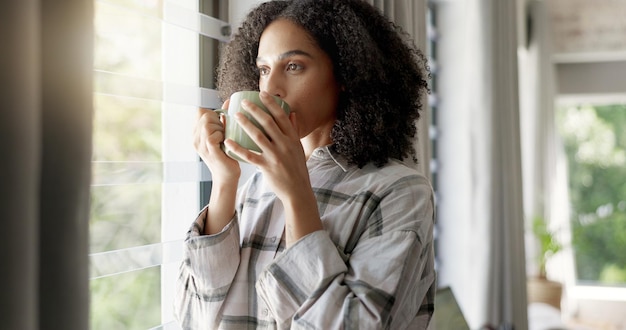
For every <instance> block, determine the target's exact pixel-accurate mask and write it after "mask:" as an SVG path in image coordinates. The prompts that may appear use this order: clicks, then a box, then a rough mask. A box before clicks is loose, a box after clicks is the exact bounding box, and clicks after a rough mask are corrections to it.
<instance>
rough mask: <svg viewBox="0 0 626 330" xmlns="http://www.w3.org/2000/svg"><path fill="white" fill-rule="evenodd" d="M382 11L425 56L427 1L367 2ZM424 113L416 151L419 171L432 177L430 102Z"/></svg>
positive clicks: (375, 0) (425, 102)
mask: <svg viewBox="0 0 626 330" xmlns="http://www.w3.org/2000/svg"><path fill="white" fill-rule="evenodd" d="M367 2H369V3H370V4H371V5H374V6H375V7H377V8H378V9H380V10H381V12H383V13H384V14H385V16H387V18H389V19H390V20H391V21H393V22H395V23H396V24H397V25H398V26H400V27H402V29H404V30H405V31H406V32H407V33H408V34H409V36H410V37H411V38H412V39H413V41H414V43H415V45H416V46H417V47H418V49H420V50H421V51H422V52H423V53H424V54H427V52H426V45H427V41H428V40H427V38H426V26H427V22H426V9H427V7H426V0H367ZM422 104H423V105H424V111H423V112H422V113H421V117H420V119H419V121H418V122H417V139H416V140H415V150H416V151H417V160H418V162H417V164H416V167H417V170H418V171H420V172H421V173H423V174H424V175H425V176H426V177H430V167H429V165H430V162H429V161H430V155H431V150H430V138H429V135H428V129H429V125H430V109H429V108H428V101H427V100H426V99H425V100H423V101H422Z"/></svg>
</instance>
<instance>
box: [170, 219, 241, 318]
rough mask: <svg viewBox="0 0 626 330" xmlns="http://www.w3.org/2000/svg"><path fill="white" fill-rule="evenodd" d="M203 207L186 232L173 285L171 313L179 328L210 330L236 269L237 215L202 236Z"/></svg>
mask: <svg viewBox="0 0 626 330" xmlns="http://www.w3.org/2000/svg"><path fill="white" fill-rule="evenodd" d="M206 215H207V208H206V207H205V208H204V209H203V210H202V211H201V212H200V215H199V216H198V218H197V219H196V220H195V221H194V222H193V224H192V226H191V228H190V229H189V231H188V232H187V238H186V239H185V243H184V259H183V262H182V263H181V265H180V271H179V277H178V280H177V282H176V297H175V301H174V314H175V318H176V319H177V320H178V322H179V324H180V325H181V326H182V327H183V329H214V328H217V324H218V323H219V311H220V310H221V307H222V304H223V302H224V299H225V298H226V294H227V292H228V289H229V288H230V285H231V283H232V281H233V278H234V277H235V273H236V272H237V268H238V266H239V260H240V253H239V251H240V250H239V226H238V222H237V215H235V217H234V218H233V219H232V220H231V221H230V223H229V224H228V225H227V226H226V227H224V229H223V230H222V231H221V232H219V233H217V234H215V235H202V234H201V233H202V232H203V230H204V222H205V219H206Z"/></svg>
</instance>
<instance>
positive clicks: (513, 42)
mask: <svg viewBox="0 0 626 330" xmlns="http://www.w3.org/2000/svg"><path fill="white" fill-rule="evenodd" d="M434 9H435V17H436V22H437V24H436V28H437V61H438V63H439V65H438V85H437V91H438V95H439V109H438V115H437V123H438V140H437V145H438V150H439V157H438V162H439V166H438V169H439V180H438V183H439V184H438V186H437V189H438V197H439V199H438V220H437V221H438V227H437V228H438V235H437V250H436V251H437V252H436V253H437V256H438V275H439V285H440V286H450V287H451V288H452V290H453V292H454V294H455V295H456V297H457V298H458V300H459V303H460V305H461V308H462V310H463V312H464V314H465V316H466V318H467V321H468V323H469V326H470V328H480V327H483V326H486V325H490V326H513V327H515V329H526V328H527V327H528V320H527V307H526V301H527V299H526V272H525V262H524V261H525V251H524V216H523V198H522V173H521V168H522V166H521V150H520V126H519V124H520V123H519V106H518V67H517V46H518V42H517V25H516V24H517V15H516V2H515V1H514V0H466V1H435V2H434Z"/></svg>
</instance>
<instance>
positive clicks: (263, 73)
mask: <svg viewBox="0 0 626 330" xmlns="http://www.w3.org/2000/svg"><path fill="white" fill-rule="evenodd" d="M257 69H258V70H259V75H261V76H266V75H268V74H269V73H270V69H268V68H266V67H259V68H257Z"/></svg>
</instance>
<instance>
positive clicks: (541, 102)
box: [519, 0, 575, 307]
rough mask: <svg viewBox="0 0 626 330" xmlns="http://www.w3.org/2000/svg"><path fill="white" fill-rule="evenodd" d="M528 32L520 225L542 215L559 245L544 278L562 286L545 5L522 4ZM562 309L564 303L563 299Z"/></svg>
mask: <svg viewBox="0 0 626 330" xmlns="http://www.w3.org/2000/svg"><path fill="white" fill-rule="evenodd" d="M527 13H528V18H529V22H530V29H529V35H528V43H527V47H526V48H525V49H523V50H522V51H520V54H519V55H520V56H519V59H520V63H519V68H520V107H521V115H520V119H521V127H522V156H523V157H522V158H523V160H524V162H523V170H524V213H525V215H526V222H527V223H526V227H527V228H530V226H531V224H530V221H532V218H533V217H535V216H541V217H543V218H544V219H545V220H546V221H547V223H548V227H549V229H550V230H552V231H553V232H555V233H556V234H557V238H558V239H559V240H560V242H561V243H563V245H564V251H563V252H564V253H560V254H558V255H556V256H555V257H554V258H551V259H550V260H549V263H548V265H547V271H548V274H547V275H548V277H549V278H550V279H553V280H557V281H560V282H562V283H564V284H566V286H570V285H573V284H574V282H575V278H574V277H575V276H574V274H575V272H574V260H573V253H572V250H571V245H570V244H569V242H571V230H570V221H569V217H570V215H569V206H568V204H569V196H568V174H567V171H568V170H567V158H566V155H565V150H564V147H563V145H562V143H561V141H560V138H559V135H558V133H557V131H556V125H555V97H556V95H557V90H558V88H557V81H556V72H555V71H556V68H555V65H554V63H553V61H552V57H553V48H554V44H553V40H552V29H551V24H550V13H549V7H548V6H547V5H546V3H545V2H544V1H541V0H533V1H530V2H529V3H528V11H527ZM526 235H527V239H526V242H527V243H526V245H527V247H526V251H527V252H528V254H527V258H526V259H527V262H526V266H527V273H528V275H529V276H536V275H537V273H538V266H537V261H536V255H537V253H538V246H537V245H538V243H537V242H536V241H535V239H534V237H533V235H532V232H530V230H528V232H527V234H526ZM563 303H564V304H563V307H567V301H563Z"/></svg>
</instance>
